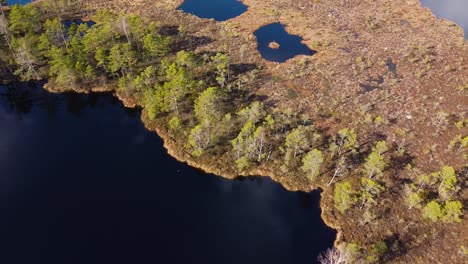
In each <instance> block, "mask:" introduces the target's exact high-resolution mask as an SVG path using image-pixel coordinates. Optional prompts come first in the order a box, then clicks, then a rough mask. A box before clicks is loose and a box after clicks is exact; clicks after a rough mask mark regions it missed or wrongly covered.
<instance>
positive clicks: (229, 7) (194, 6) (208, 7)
mask: <svg viewBox="0 0 468 264" xmlns="http://www.w3.org/2000/svg"><path fill="white" fill-rule="evenodd" d="M178 9H179V10H182V11H184V12H186V13H190V14H193V15H195V16H197V17H201V18H213V19H214V20H216V21H225V20H228V19H231V18H234V17H236V16H239V15H241V14H242V13H244V12H245V11H247V6H246V5H244V4H243V3H242V2H240V1H238V0H185V1H184V3H183V4H182V5H181V6H179V8H178Z"/></svg>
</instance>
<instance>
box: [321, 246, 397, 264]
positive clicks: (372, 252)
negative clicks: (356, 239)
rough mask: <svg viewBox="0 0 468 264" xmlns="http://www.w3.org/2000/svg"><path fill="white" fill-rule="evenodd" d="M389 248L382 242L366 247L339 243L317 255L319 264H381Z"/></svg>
mask: <svg viewBox="0 0 468 264" xmlns="http://www.w3.org/2000/svg"><path fill="white" fill-rule="evenodd" d="M388 250H389V248H388V245H387V243H385V242H384V241H377V242H376V243H374V244H371V245H369V246H367V247H360V246H359V245H357V244H355V243H344V242H343V243H341V244H338V245H337V246H335V247H333V248H329V249H327V250H326V251H325V252H323V253H321V254H320V255H319V258H318V260H319V262H320V263H321V264H352V263H382V260H383V258H384V257H385V254H386V253H387V252H388Z"/></svg>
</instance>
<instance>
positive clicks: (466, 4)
mask: <svg viewBox="0 0 468 264" xmlns="http://www.w3.org/2000/svg"><path fill="white" fill-rule="evenodd" d="M421 3H422V4H423V6H425V7H427V8H429V9H431V11H432V12H433V13H434V14H435V15H436V16H437V17H443V18H447V19H449V20H451V21H453V22H455V23H457V24H458V25H459V26H461V27H462V28H463V29H464V31H465V38H468V1H467V0H444V1H440V0H421Z"/></svg>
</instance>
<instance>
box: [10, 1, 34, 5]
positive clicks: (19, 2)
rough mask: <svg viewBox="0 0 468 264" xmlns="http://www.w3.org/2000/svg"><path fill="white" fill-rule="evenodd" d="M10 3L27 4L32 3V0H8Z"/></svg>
mask: <svg viewBox="0 0 468 264" xmlns="http://www.w3.org/2000/svg"><path fill="white" fill-rule="evenodd" d="M6 2H7V4H8V5H25V4H28V3H31V2H32V0H7V1H6Z"/></svg>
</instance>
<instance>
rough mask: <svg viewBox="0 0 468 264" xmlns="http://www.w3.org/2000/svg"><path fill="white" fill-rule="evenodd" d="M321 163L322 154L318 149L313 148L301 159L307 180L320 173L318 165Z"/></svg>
mask: <svg viewBox="0 0 468 264" xmlns="http://www.w3.org/2000/svg"><path fill="white" fill-rule="evenodd" d="M322 163H323V154H322V152H321V151H320V150H318V149H313V150H311V151H310V152H309V153H307V154H306V155H305V156H304V158H303V159H302V171H304V172H305V173H306V175H307V178H308V179H309V180H311V181H312V180H313V179H315V177H317V176H318V175H319V174H320V166H321V165H322Z"/></svg>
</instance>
